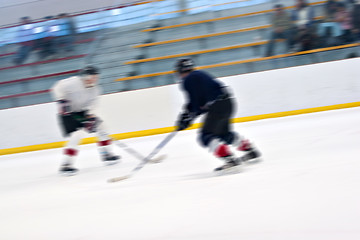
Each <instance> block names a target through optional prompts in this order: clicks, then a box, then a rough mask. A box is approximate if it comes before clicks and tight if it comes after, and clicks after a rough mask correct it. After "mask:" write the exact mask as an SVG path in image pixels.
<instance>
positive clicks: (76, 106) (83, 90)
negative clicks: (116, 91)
mask: <svg viewBox="0 0 360 240" xmlns="http://www.w3.org/2000/svg"><path fill="white" fill-rule="evenodd" d="M51 92H52V95H53V97H54V100H55V101H58V100H68V101H69V102H70V108H71V111H72V112H80V111H89V112H90V113H93V111H94V110H95V107H96V104H97V102H98V97H99V95H100V88H99V86H97V85H96V86H94V87H85V85H84V83H83V81H82V80H81V78H80V77H79V76H74V77H70V78H66V79H63V80H60V81H58V82H56V83H55V84H54V86H53V87H52V91H51Z"/></svg>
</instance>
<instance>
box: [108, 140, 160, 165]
mask: <svg viewBox="0 0 360 240" xmlns="http://www.w3.org/2000/svg"><path fill="white" fill-rule="evenodd" d="M114 143H115V144H116V146H118V147H120V148H122V149H124V151H126V152H128V153H129V154H131V155H133V156H134V157H136V158H137V159H139V160H141V161H143V160H144V159H145V157H144V156H143V155H141V154H140V153H139V152H137V151H135V150H134V149H133V148H131V147H129V146H128V145H126V144H125V143H123V142H120V141H117V140H114ZM165 157H166V156H165V155H161V156H158V157H156V158H153V159H149V162H150V163H159V162H161V161H162V160H163V159H164V158H165Z"/></svg>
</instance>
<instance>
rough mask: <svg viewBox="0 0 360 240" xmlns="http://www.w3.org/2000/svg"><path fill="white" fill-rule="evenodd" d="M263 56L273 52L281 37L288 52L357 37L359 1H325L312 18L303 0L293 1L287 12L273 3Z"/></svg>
mask: <svg viewBox="0 0 360 240" xmlns="http://www.w3.org/2000/svg"><path fill="white" fill-rule="evenodd" d="M271 24H272V30H271V32H270V38H269V43H268V45H267V48H266V53H265V56H267V57H268V56H272V55H274V46H275V42H276V40H277V39H284V40H285V42H286V49H287V52H288V53H294V52H298V51H306V50H311V49H315V48H324V47H331V46H337V45H343V44H349V43H353V42H358V41H359V40H360V0H327V2H326V3H325V4H324V5H323V14H322V16H319V17H316V16H315V13H314V8H313V6H311V5H309V4H308V2H307V1H306V0H296V4H295V8H294V9H292V10H290V11H288V10H287V9H286V8H285V6H284V5H282V4H276V5H275V6H274V14H273V15H272V18H271Z"/></svg>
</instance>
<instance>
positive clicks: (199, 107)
mask: <svg viewBox="0 0 360 240" xmlns="http://www.w3.org/2000/svg"><path fill="white" fill-rule="evenodd" d="M181 86H182V89H183V90H184V91H185V92H186V94H187V110H188V111H189V112H192V113H195V114H196V115H199V114H201V113H203V112H206V111H207V109H206V106H207V104H209V103H211V102H213V101H214V100H215V99H217V98H218V97H219V96H220V95H221V94H223V91H222V88H223V85H222V84H221V83H220V82H219V81H217V80H216V79H214V78H213V77H212V76H210V75H209V74H207V73H206V72H204V71H199V70H196V71H192V72H191V73H190V74H189V75H187V76H186V77H185V78H184V79H183V81H182V85H181Z"/></svg>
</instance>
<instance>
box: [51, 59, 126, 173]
mask: <svg viewBox="0 0 360 240" xmlns="http://www.w3.org/2000/svg"><path fill="white" fill-rule="evenodd" d="M98 79H99V70H98V69H97V68H96V67H93V66H88V67H86V68H84V69H83V70H82V71H81V72H80V74H79V75H78V76H74V77H70V78H67V79H63V80H60V81H58V82H57V83H56V84H55V85H54V86H53V88H52V93H53V96H54V98H55V100H56V102H57V103H58V108H59V120H60V126H61V128H62V131H63V134H64V135H65V136H66V137H68V138H69V140H68V142H67V144H66V146H65V148H64V157H63V162H62V164H61V167H60V169H59V171H60V173H62V174H64V175H74V174H76V173H77V171H78V169H76V168H75V167H74V159H75V157H76V155H77V154H78V144H79V141H80V139H81V136H82V133H83V130H85V131H86V132H89V133H95V134H96V136H97V138H98V143H97V144H98V147H99V150H100V154H101V159H102V160H103V161H104V162H106V163H116V162H117V161H118V159H119V158H120V157H119V156H116V155H115V154H114V153H113V151H112V144H111V138H110V137H109V135H108V134H107V133H106V131H105V129H104V124H103V122H102V120H100V119H99V118H98V117H97V116H96V115H95V113H94V109H95V106H96V103H97V101H98V98H99V94H100V89H99V86H98V85H97V81H98Z"/></svg>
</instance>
